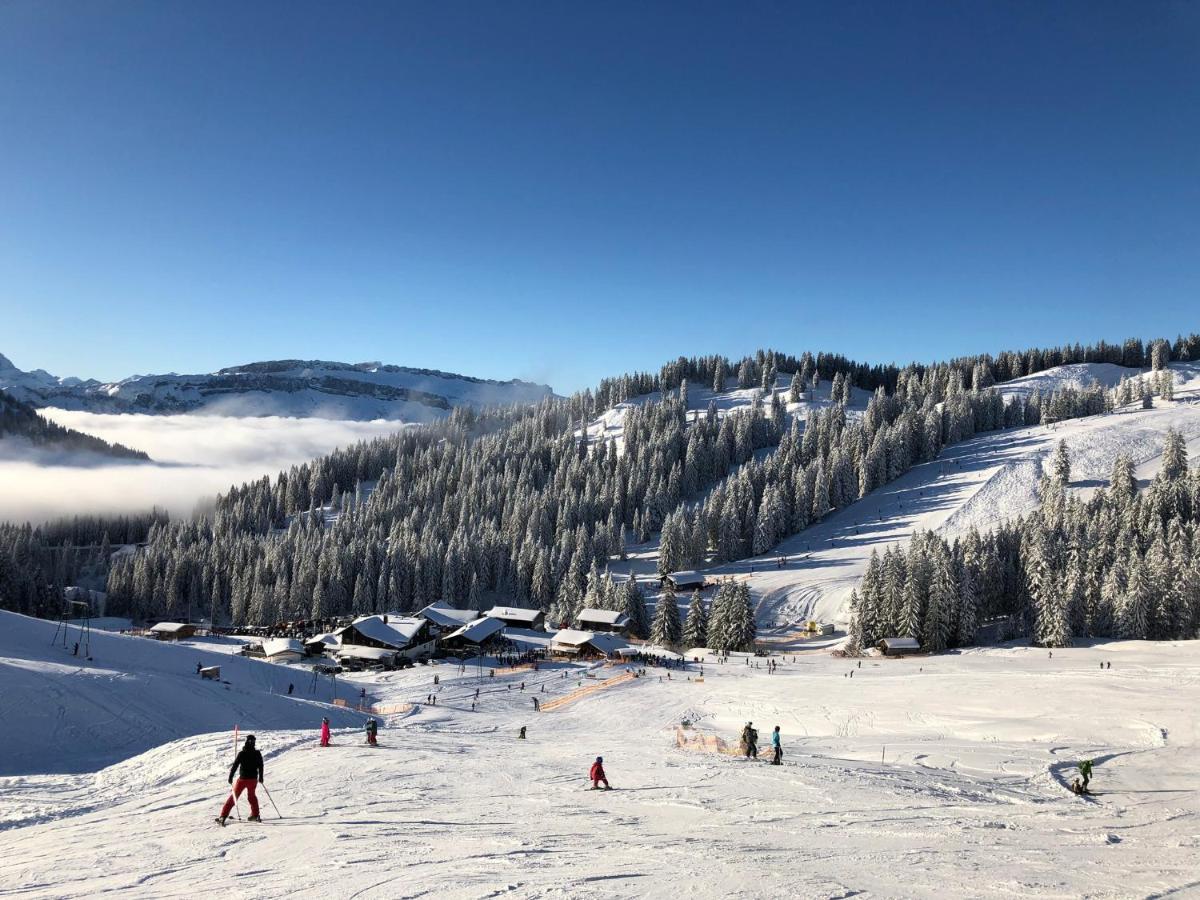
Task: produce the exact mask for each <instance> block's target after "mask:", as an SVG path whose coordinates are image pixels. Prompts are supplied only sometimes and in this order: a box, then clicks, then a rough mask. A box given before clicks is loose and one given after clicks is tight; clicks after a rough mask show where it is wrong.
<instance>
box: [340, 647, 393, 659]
mask: <svg viewBox="0 0 1200 900" xmlns="http://www.w3.org/2000/svg"><path fill="white" fill-rule="evenodd" d="M337 655H338V656H339V657H341V656H347V657H351V658H353V659H373V660H384V659H392V658H393V657H395V655H396V651H395V650H388V649H387V648H385V647H359V646H356V645H354V644H347V645H346V646H344V647H342V648H340V649H339V650H338V652H337Z"/></svg>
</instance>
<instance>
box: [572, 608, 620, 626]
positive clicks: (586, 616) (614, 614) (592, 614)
mask: <svg viewBox="0 0 1200 900" xmlns="http://www.w3.org/2000/svg"><path fill="white" fill-rule="evenodd" d="M575 618H576V619H578V620H579V621H580V622H599V623H601V624H603V625H624V624H626V623H628V621H629V617H628V616H626V615H625V614H624V613H622V612H618V611H617V610H613V609H585V610H581V611H580V613H579V615H578V616H576V617H575Z"/></svg>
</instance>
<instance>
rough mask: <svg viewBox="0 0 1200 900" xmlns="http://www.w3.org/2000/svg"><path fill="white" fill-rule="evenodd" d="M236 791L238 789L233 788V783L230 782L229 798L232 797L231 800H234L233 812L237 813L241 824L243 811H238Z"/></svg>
mask: <svg viewBox="0 0 1200 900" xmlns="http://www.w3.org/2000/svg"><path fill="white" fill-rule="evenodd" d="M236 790H237V789H236V788H235V787H234V786H233V782H230V784H229V797H230V799H232V800H233V811H234V812H235V813H237V817H238V821H239V822H240V821H241V820H242V811H241V810H240V809H238V802H237V793H236Z"/></svg>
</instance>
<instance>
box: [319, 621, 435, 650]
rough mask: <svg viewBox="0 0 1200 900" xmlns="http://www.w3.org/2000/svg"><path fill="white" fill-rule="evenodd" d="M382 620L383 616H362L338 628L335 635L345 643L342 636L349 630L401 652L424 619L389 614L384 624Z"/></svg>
mask: <svg viewBox="0 0 1200 900" xmlns="http://www.w3.org/2000/svg"><path fill="white" fill-rule="evenodd" d="M383 619H384V617H383V616H362V617H361V618H358V619H355V620H354V621H353V622H352V623H350V624H349V625H347V626H346V627H345V628H339V629H338V630H337V631H336V632H335V633H336V634H337V636H338V637H340V638H342V642H343V643H345V638H344V637H343V635H345V634H346V632H348V631H349V630H350V629H354V630H356V631H357V632H358V633H359V634H361V635H362V636H363V637H366V638H370V639H371V640H373V641H378V642H379V643H381V644H387V645H388V646H389V647H395V648H396V649H397V650H403V649H404V648H405V647H407V646H408V645H409V644H410V643H412V640H413V638H414V637H416V636H417V632H418V631H420V630H421V626H423V625H424V624H425V620H424V619H413V618H409V617H406V616H393V615H391V614H390V613H389V614H388V616H387V621H386V622H385V621H384V620H383Z"/></svg>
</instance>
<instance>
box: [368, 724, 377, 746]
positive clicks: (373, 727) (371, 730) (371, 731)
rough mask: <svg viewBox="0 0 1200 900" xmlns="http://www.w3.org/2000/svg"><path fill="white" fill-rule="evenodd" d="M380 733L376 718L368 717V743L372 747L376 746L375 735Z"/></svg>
mask: <svg viewBox="0 0 1200 900" xmlns="http://www.w3.org/2000/svg"><path fill="white" fill-rule="evenodd" d="M378 733H379V723H378V722H376V721H375V720H374V719H367V743H368V744H370V745H371V746H372V747H374V746H376V743H375V736H376V735H377V734H378Z"/></svg>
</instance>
